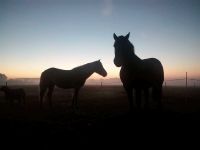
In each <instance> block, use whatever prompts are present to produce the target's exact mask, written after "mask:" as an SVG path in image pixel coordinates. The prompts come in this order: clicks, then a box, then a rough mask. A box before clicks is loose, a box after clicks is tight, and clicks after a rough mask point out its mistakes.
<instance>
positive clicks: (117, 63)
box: [113, 59, 121, 67]
mask: <svg viewBox="0 0 200 150" xmlns="http://www.w3.org/2000/svg"><path fill="white" fill-rule="evenodd" d="M113 62H114V64H115V66H117V67H121V63H120V62H119V61H117V60H116V59H114V60H113Z"/></svg>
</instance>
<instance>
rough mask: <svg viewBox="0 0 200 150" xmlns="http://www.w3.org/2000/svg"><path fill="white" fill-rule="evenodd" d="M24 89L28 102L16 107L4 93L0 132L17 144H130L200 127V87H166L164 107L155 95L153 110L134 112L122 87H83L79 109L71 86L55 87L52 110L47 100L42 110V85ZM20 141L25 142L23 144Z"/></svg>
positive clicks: (0, 98)
mask: <svg viewBox="0 0 200 150" xmlns="http://www.w3.org/2000/svg"><path fill="white" fill-rule="evenodd" d="M21 87H23V88H24V89H25V91H26V94H27V96H26V104H25V105H20V104H18V103H14V105H12V106H11V105H10V104H9V103H8V102H6V101H5V99H4V94H3V93H2V92H1V93H0V129H1V135H2V136H3V137H5V138H4V140H5V141H7V142H8V141H9V142H10V141H12V142H15V144H17V145H16V146H17V147H18V146H19V147H21V146H22V147H23V146H25V145H32V146H33V147H35V148H36V147H39V146H40V147H41V146H42V148H44V149H48V148H61V147H66V148H67V147H68V146H80V145H90V146H91V145H108V144H109V145H124V144H125V145H129V146H130V145H132V143H137V142H138V141H140V140H144V141H151V139H152V135H155V136H156V138H155V140H161V141H160V142H163V141H162V138H163V137H166V136H167V135H169V136H171V135H173V136H171V138H170V139H176V138H177V137H179V138H180V137H184V138H185V137H186V135H187V134H190V133H191V132H193V131H195V133H196V134H197V133H198V131H199V129H198V126H199V123H198V122H199V121H200V88H194V87H193V88H192V87H189V88H187V89H185V88H184V87H163V99H162V103H163V110H162V111H158V110H156V109H154V102H153V101H152V100H151V99H150V109H149V110H148V111H147V110H144V109H142V110H140V111H138V110H137V109H135V111H134V112H133V113H132V114H130V113H129V111H128V108H129V107H128V100H127V96H126V93H125V91H124V89H123V87H121V86H103V87H100V86H85V87H84V88H83V89H81V91H80V94H79V110H76V111H74V110H73V109H72V108H71V103H72V96H73V91H72V90H63V89H58V88H56V89H55V91H54V93H53V109H50V108H49V105H48V103H47V101H44V108H43V109H42V110H41V109H40V108H39V100H38V92H39V89H38V87H37V86H21ZM13 88H15V87H13ZM135 108H136V106H135ZM199 128H200V126H199ZM160 137H162V138H160ZM187 137H188V136H187ZM21 140H23V143H21V142H18V141H21ZM16 141H17V142H16ZM165 142H166V141H165ZM168 142H169V141H168ZM2 143H4V142H3V141H2ZM5 143H6V142H5ZM5 143H4V144H5ZM6 146H8V147H9V146H13V145H12V144H11V145H9V144H8V145H6Z"/></svg>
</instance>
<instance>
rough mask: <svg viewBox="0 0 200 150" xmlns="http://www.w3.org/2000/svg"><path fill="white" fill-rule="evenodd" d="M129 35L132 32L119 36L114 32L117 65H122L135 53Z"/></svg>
mask: <svg viewBox="0 0 200 150" xmlns="http://www.w3.org/2000/svg"><path fill="white" fill-rule="evenodd" d="M129 35H130V32H129V33H128V34H127V35H126V36H117V35H116V34H115V33H114V34H113V38H114V39H115V43H114V48H115V58H114V64H115V65H116V66H117V67H121V66H122V65H123V63H124V61H126V60H127V58H129V56H130V55H132V54H133V53H134V46H133V45H132V44H131V42H130V41H129Z"/></svg>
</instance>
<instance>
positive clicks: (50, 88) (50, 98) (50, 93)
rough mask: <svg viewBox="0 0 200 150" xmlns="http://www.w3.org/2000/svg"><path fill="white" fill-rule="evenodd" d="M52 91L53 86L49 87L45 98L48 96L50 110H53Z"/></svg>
mask: <svg viewBox="0 0 200 150" xmlns="http://www.w3.org/2000/svg"><path fill="white" fill-rule="evenodd" d="M53 90H54V85H52V86H49V88H48V93H47V96H48V100H49V106H50V107H51V108H53V105H52V93H53Z"/></svg>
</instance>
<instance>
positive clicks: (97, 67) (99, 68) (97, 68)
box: [95, 60, 107, 77]
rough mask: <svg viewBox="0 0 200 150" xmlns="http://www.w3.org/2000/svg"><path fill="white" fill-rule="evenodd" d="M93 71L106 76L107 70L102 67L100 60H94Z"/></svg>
mask: <svg viewBox="0 0 200 150" xmlns="http://www.w3.org/2000/svg"><path fill="white" fill-rule="evenodd" d="M95 72H96V73H98V74H100V75H101V76H103V77H105V76H107V72H106V70H105V69H104V67H103V65H102V63H101V61H100V60H97V61H95Z"/></svg>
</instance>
